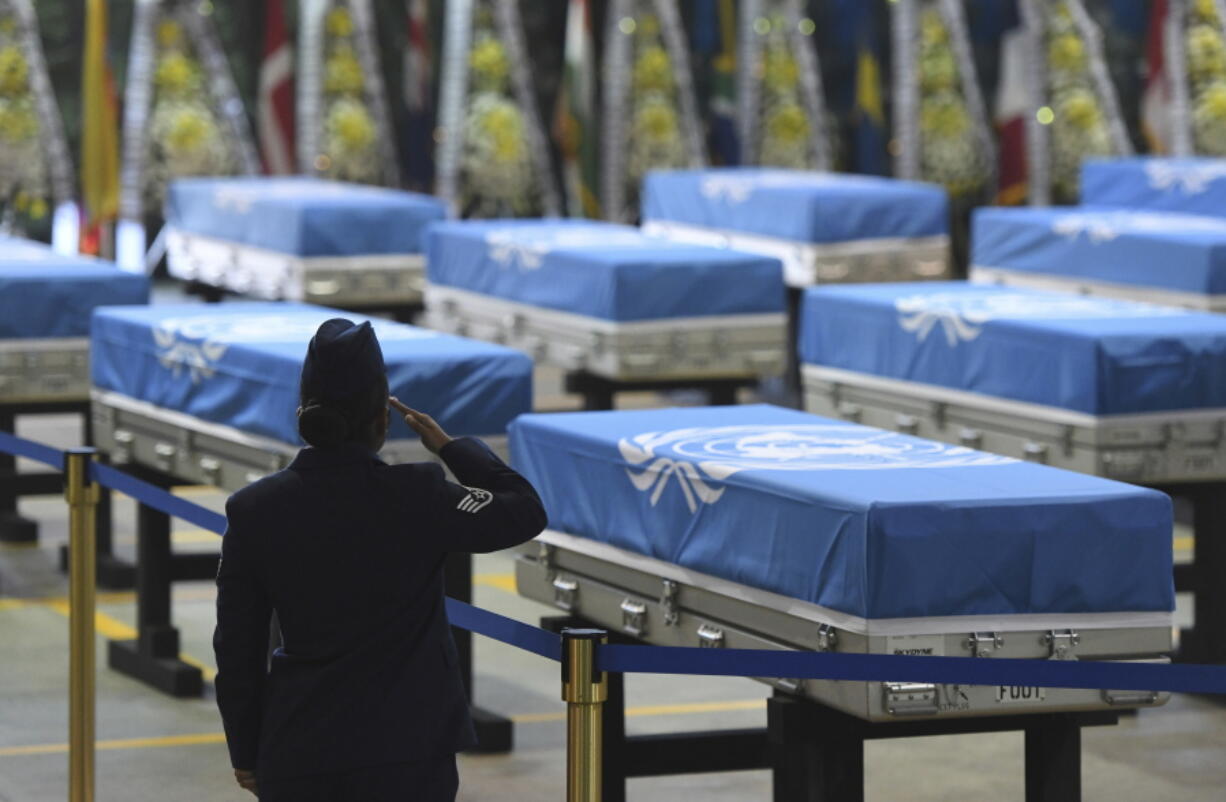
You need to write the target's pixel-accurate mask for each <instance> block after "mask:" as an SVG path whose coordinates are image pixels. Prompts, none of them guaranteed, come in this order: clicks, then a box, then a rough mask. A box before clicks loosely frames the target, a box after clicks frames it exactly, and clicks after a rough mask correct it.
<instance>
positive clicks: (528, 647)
mask: <svg viewBox="0 0 1226 802" xmlns="http://www.w3.org/2000/svg"><path fill="white" fill-rule="evenodd" d="M447 618H448V619H449V620H450V621H451V623H452V624H454V625H455V626H457V627H459V628H460V629H467V630H468V631H470V632H476V633H477V634H478V635H485V636H486V637H487V638H493V639H494V640H498V641H502V642H503V643H507V644H510V645H511V646H515V647H517V648H520V649H523V650H524V651H527V652H532V653H533V654H539V655H540V656H541V657H548V658H549V659H550V660H561V659H562V638H561V636H560V635H555V634H554V633H552V632H546V631H545V630H543V629H540V628H539V627H534V626H531V625H530V624H525V623H523V622H521V621H516V620H515V619H514V618H507V617H506V616H505V615H499V614H498V613H491V612H490V611H489V610H482V609H481V608H480V607H474V606H472V605H471V604H468V603H466V602H462V601H460V600H459V599H452V598H448V599H447Z"/></svg>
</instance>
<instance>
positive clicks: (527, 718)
mask: <svg viewBox="0 0 1226 802" xmlns="http://www.w3.org/2000/svg"><path fill="white" fill-rule="evenodd" d="M185 659H186V658H185ZM765 705H766V702H765V700H763V699H745V700H742V701H736V702H693V703H689V704H674V705H647V706H644V707H628V708H626V715H627V716H631V717H634V716H665V715H685V714H694V713H723V712H730V711H735V710H759V709H761V708H763V707H765ZM565 718H566V713H565V712H557V713H526V714H524V715H519V716H511V719H512V720H513V721H514V722H516V723H517V724H535V723H538V722H549V721H563V720H565ZM225 742H226V736H225V735H224V734H223V733H220V732H204V733H196V734H192V735H164V736H160V737H156V738H119V739H113V740H109V741H98V742H97V744H96V746H95V748H96V749H97V750H98V751H100V752H101V751H110V750H118V749H157V748H162V747H168V746H200V745H203V744H222V743H225ZM67 751H68V744H34V745H31V746H0V757H25V756H29V755H57V754H63V753H65V752H67Z"/></svg>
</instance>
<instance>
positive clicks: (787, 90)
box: [756, 14, 816, 170]
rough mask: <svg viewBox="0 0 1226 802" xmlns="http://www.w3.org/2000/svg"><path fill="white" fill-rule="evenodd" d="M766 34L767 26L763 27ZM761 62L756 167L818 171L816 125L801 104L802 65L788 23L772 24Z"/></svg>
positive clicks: (777, 21) (780, 19) (779, 19)
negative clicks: (814, 141) (812, 144)
mask: <svg viewBox="0 0 1226 802" xmlns="http://www.w3.org/2000/svg"><path fill="white" fill-rule="evenodd" d="M762 28H763V30H767V26H765V25H764V26H762ZM765 36H766V41H765V42H764V43H763V48H762V59H761V61H760V62H759V64H760V69H761V75H762V96H761V97H762V100H761V107H760V111H759V113H760V115H761V117H760V123H759V125H760V129H759V130H760V132H761V133H760V135H759V140H758V141H759V145H758V152H757V154H756V157H757V163H759V164H765V165H771V166H775V167H788V168H793V169H798V170H804V169H812V168H813V167H815V166H816V165H815V162H814V158H813V157H814V154H813V153H812V148H811V147H810V140H811V138H812V136H813V121H812V120H811V119H810V117H809V112H808V111H807V110H806V109H805V105H804V103H803V101H802V100H801V87H800V65H799V64H798V63H797V61H796V54H795V53H793V52H792V43H791V38H792V37H791V34H790V31H789V30H788V22H787V20H786V19H785V18H784V16H783V15H781V14H775V15H773V17H772V18H771V19H770V20H769V29H768V30H767V33H766V34H765Z"/></svg>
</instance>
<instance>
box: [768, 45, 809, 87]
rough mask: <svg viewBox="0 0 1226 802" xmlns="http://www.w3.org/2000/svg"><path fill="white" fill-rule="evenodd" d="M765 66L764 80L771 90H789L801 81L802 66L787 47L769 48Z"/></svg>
mask: <svg viewBox="0 0 1226 802" xmlns="http://www.w3.org/2000/svg"><path fill="white" fill-rule="evenodd" d="M763 68H764V73H765V75H764V76H763V81H764V82H765V83H766V86H767V88H768V89H770V90H771V91H774V92H789V91H791V90H792V89H793V88H795V86H796V84H797V82H799V81H800V67H799V66H798V65H797V64H796V59H795V58H793V57H792V54H791V52H790V51H788V50H787V49H786V48H782V47H778V48H771V49H770V50H767V51H766V59H765V64H764V65H763Z"/></svg>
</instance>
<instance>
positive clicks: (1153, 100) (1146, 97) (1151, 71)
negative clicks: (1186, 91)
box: [1141, 0, 1174, 153]
mask: <svg viewBox="0 0 1226 802" xmlns="http://www.w3.org/2000/svg"><path fill="white" fill-rule="evenodd" d="M1169 13H1170V3H1169V2H1168V0H1153V4H1152V5H1151V6H1150V10H1149V24H1148V25H1146V26H1145V91H1144V93H1143V94H1142V96H1141V129H1142V130H1143V131H1144V132H1145V139H1146V140H1148V141H1149V149H1150V151H1152V152H1154V153H1166V152H1168V151H1170V149H1171V145H1172V144H1173V143H1172V141H1171V140H1172V139H1173V136H1174V110H1173V107H1172V105H1173V104H1172V103H1171V74H1170V73H1169V72H1167V69H1166V23H1167V15H1168V14H1169Z"/></svg>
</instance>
